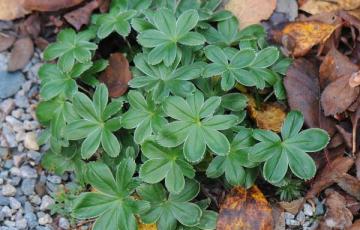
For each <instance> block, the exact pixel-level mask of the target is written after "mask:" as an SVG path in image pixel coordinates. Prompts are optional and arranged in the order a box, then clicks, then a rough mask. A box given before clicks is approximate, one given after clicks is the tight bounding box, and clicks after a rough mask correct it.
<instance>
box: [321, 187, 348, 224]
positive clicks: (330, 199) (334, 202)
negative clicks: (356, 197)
mask: <svg viewBox="0 0 360 230" xmlns="http://www.w3.org/2000/svg"><path fill="white" fill-rule="evenodd" d="M325 195H326V200H325V205H326V207H327V211H326V213H325V216H324V220H323V221H324V224H325V226H327V227H329V228H332V229H345V228H347V227H350V226H351V225H352V220H353V218H354V217H353V215H352V213H351V212H350V210H349V209H348V208H347V207H346V200H345V198H344V197H343V196H342V195H340V194H339V193H338V192H336V191H334V190H332V189H327V190H326V191H325Z"/></svg>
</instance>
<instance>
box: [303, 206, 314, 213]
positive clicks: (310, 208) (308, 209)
mask: <svg viewBox="0 0 360 230" xmlns="http://www.w3.org/2000/svg"><path fill="white" fill-rule="evenodd" d="M304 213H305V215H306V216H313V215H314V210H313V207H312V206H311V205H310V204H307V203H305V204H304Z"/></svg>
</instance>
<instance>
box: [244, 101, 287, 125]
mask: <svg viewBox="0 0 360 230" xmlns="http://www.w3.org/2000/svg"><path fill="white" fill-rule="evenodd" d="M248 99H249V101H248V111H249V115H250V117H251V118H252V119H253V120H254V121H255V122H256V125H257V127H258V128H261V129H266V130H272V131H274V132H280V130H281V126H282V124H283V122H284V120H285V117H286V110H285V108H283V106H281V105H280V104H278V103H275V102H265V103H262V104H261V107H260V108H257V106H256V102H255V99H254V98H253V97H251V96H248Z"/></svg>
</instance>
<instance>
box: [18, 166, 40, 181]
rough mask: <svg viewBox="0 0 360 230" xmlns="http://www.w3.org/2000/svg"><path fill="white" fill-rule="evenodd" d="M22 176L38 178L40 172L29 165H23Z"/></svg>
mask: <svg viewBox="0 0 360 230" xmlns="http://www.w3.org/2000/svg"><path fill="white" fill-rule="evenodd" d="M20 172H21V177H23V178H37V177H38V174H37V172H36V170H35V169H34V168H32V167H30V166H29V165H24V166H21V168H20Z"/></svg>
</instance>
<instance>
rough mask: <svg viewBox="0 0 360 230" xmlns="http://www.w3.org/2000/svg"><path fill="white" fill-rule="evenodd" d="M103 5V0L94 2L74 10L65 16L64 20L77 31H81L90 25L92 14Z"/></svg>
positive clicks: (94, 0)
mask: <svg viewBox="0 0 360 230" xmlns="http://www.w3.org/2000/svg"><path fill="white" fill-rule="evenodd" d="M101 3H102V0H93V1H91V2H89V3H88V4H86V5H85V6H83V7H80V8H78V9H76V10H73V11H71V12H69V13H67V14H65V15H64V18H65V19H66V21H67V22H68V23H70V25H72V26H73V27H75V29H77V30H80V29H81V27H82V26H84V25H88V24H89V22H90V17H91V14H92V12H93V11H94V10H95V9H97V8H98V7H99V6H100V5H101Z"/></svg>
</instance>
